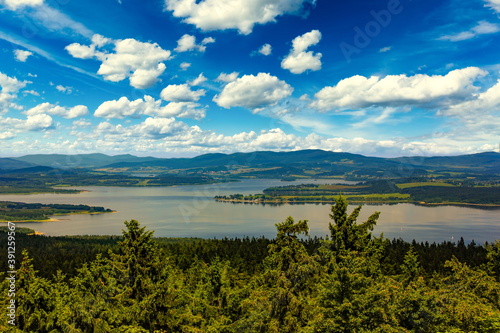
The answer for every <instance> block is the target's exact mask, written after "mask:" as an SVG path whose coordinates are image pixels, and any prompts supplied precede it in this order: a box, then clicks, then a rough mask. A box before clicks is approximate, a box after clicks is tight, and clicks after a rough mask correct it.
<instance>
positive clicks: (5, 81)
mask: <svg viewBox="0 0 500 333" xmlns="http://www.w3.org/2000/svg"><path fill="white" fill-rule="evenodd" d="M28 83H29V82H28V81H20V80H18V79H17V78H15V77H10V76H7V75H5V74H4V73H2V72H0V88H1V89H0V114H3V113H6V112H7V111H8V110H9V109H10V108H13V109H19V108H20V107H19V106H18V105H17V104H15V103H13V100H15V99H16V98H17V93H18V92H19V91H20V90H21V89H22V88H24V87H25V86H26V84H28Z"/></svg>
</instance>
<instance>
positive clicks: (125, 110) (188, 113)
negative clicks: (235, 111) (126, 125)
mask: <svg viewBox="0 0 500 333" xmlns="http://www.w3.org/2000/svg"><path fill="white" fill-rule="evenodd" d="M161 103H162V101H161V100H155V99H154V98H153V97H151V96H147V95H146V96H144V99H142V98H139V99H136V100H134V101H130V100H129V99H128V98H127V97H121V98H120V99H119V100H111V101H105V102H103V103H102V104H101V105H99V107H98V108H97V109H96V111H95V112H94V116H95V117H100V118H108V119H111V118H115V119H123V118H125V117H130V118H139V117H141V116H142V115H148V116H160V117H181V118H192V119H198V120H199V119H202V118H203V117H205V112H206V110H205V108H203V107H201V105H200V104H198V103H194V102H171V103H169V104H167V105H166V106H162V105H161Z"/></svg>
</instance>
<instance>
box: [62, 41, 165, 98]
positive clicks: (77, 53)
mask: <svg viewBox="0 0 500 333" xmlns="http://www.w3.org/2000/svg"><path fill="white" fill-rule="evenodd" d="M108 45H113V46H114V52H112V53H110V52H108V51H107V50H106V48H105V46H108ZM65 49H66V50H67V51H68V52H69V54H71V55H72V56H73V57H75V58H79V59H97V60H99V61H101V66H100V67H99V70H98V71H97V74H99V75H102V76H103V77H104V79H105V80H108V81H112V82H119V81H122V80H124V79H126V78H128V79H129V81H130V85H131V86H132V87H134V88H138V89H146V88H149V87H151V86H153V85H154V84H155V83H156V82H158V80H159V79H158V77H159V76H160V75H161V74H163V72H164V71H165V69H166V68H167V67H166V65H165V64H164V63H163V62H164V61H166V60H169V59H170V58H171V52H170V51H168V50H164V49H162V48H161V47H160V46H159V45H158V44H157V43H145V42H140V41H137V40H135V39H133V38H127V39H120V40H112V39H109V38H106V37H103V36H101V35H94V36H93V37H92V43H91V44H90V45H88V46H87V45H81V44H79V43H73V44H70V45H68V46H66V48H65Z"/></svg>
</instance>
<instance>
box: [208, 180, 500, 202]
mask: <svg viewBox="0 0 500 333" xmlns="http://www.w3.org/2000/svg"><path fill="white" fill-rule="evenodd" d="M339 194H342V195H343V196H345V197H346V198H347V199H349V201H351V202H356V203H369V202H377V203H402V202H411V203H417V204H458V205H460V204H468V205H478V206H483V207H485V208H486V207H492V208H495V207H500V186H499V183H498V180H496V179H493V178H486V179H475V178H474V179H467V178H465V179H449V178H448V179H440V180H436V179H434V178H429V177H411V178H395V179H383V180H382V179H377V180H368V181H364V182H360V183H357V184H355V185H349V184H323V185H319V184H300V185H287V186H275V187H270V188H267V189H265V190H264V191H263V193H262V194H254V195H242V194H232V195H226V196H216V197H215V198H214V199H215V200H216V201H221V202H234V203H263V204H283V203H317V202H323V203H333V202H335V199H336V198H337V197H338V195H339Z"/></svg>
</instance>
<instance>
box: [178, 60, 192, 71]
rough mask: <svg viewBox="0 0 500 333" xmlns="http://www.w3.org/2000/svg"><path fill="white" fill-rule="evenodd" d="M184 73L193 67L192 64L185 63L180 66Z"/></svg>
mask: <svg viewBox="0 0 500 333" xmlns="http://www.w3.org/2000/svg"><path fill="white" fill-rule="evenodd" d="M179 67H180V68H181V70H182V71H185V70H187V69H188V68H189V67H191V64H190V63H189V62H183V63H181V64H180V65H179Z"/></svg>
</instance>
